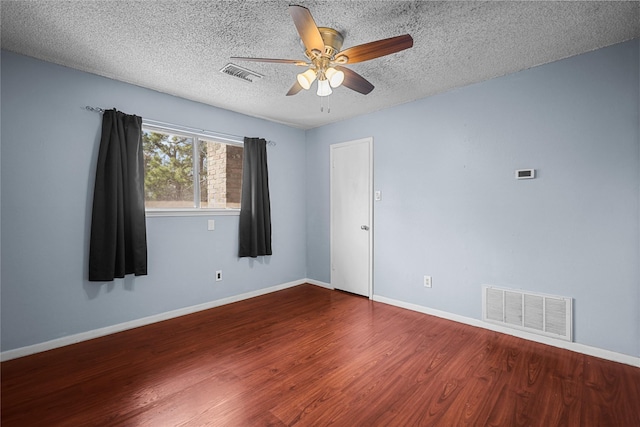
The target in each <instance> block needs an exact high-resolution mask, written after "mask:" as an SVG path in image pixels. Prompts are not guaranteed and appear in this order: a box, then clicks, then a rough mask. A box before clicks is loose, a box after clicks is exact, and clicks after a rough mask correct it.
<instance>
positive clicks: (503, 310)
mask: <svg viewBox="0 0 640 427" xmlns="http://www.w3.org/2000/svg"><path fill="white" fill-rule="evenodd" d="M572 311H573V300H572V299H571V298H567V297H559V296H554V295H544V294H536V293H531V292H524V291H520V290H514V289H503V288H496V287H493V286H483V287H482V320H484V321H486V322H491V323H496V324H499V325H503V326H507V327H510V328H514V329H520V330H523V331H527V332H533V333H536V334H540V335H545V336H548V337H553V338H560V339H563V340H566V341H572V340H573V337H572V330H573V328H572V319H573V313H572Z"/></svg>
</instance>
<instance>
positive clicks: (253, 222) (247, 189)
mask: <svg viewBox="0 0 640 427" xmlns="http://www.w3.org/2000/svg"><path fill="white" fill-rule="evenodd" d="M260 255H271V203H270V201H269V173H268V171H267V141H265V140H264V139H261V138H245V139H244V158H243V162H242V199H241V206H240V250H239V255H238V256H240V257H252V258H255V257H257V256H260Z"/></svg>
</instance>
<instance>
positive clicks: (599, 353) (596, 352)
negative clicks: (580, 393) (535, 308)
mask: <svg viewBox="0 0 640 427" xmlns="http://www.w3.org/2000/svg"><path fill="white" fill-rule="evenodd" d="M373 300H374V301H378V302H381V303H384V304H389V305H394V306H396V307H400V308H406V309H407V310H412V311H417V312H419V313H424V314H429V315H432V316H436V317H440V318H443V319H447V320H453V321H454V322H458V323H464V324H466V325H470V326H476V327H479V328H483V329H488V330H491V331H495V332H500V333H503V334H507V335H512V336H514V337H518V338H522V339H525V340H529V341H535V342H539V343H542V344H547V345H550V346H553V347H558V348H563V349H565V350H571V351H575V352H577V353H582V354H586V355H588V356H594V357H599V358H601V359H606V360H611V361H613V362H619V363H624V364H626V365H631V366H636V367H640V357H634V356H630V355H628V354H622V353H616V352H615V351H610V350H604V349H601V348H597V347H591V346H588V345H584V344H580V343H576V342H568V341H563V340H556V339H553V338H549V337H545V336H542V335H536V334H532V333H530V332H525V331H520V330H517V329H510V328H506V327H504V326H500V325H494V324H492V323H487V322H483V321H481V320H478V319H473V318H471V317H465V316H460V315H457V314H452V313H448V312H446V311H440V310H435V309H433V308H429V307H424V306H421V305H417V304H411V303H408V302H404V301H398V300H394V299H391V298H387V297H383V296H380V295H374V296H373Z"/></svg>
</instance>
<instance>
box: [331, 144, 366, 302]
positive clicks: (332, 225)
mask: <svg viewBox="0 0 640 427" xmlns="http://www.w3.org/2000/svg"><path fill="white" fill-rule="evenodd" d="M362 143H366V144H367V145H368V148H369V159H368V162H367V165H368V167H369V173H368V189H369V191H368V195H367V201H368V203H367V208H368V210H369V215H368V216H369V218H368V222H369V224H368V226H369V230H368V233H369V248H368V254H367V255H368V259H369V263H368V264H369V265H368V276H369V279H368V295H367V296H368V298H369V299H373V232H374V227H373V137H372V136H369V137H366V138H360V139H355V140H351V141H346V142H340V143H336V144H331V145H330V146H329V223H330V225H329V248H330V254H329V264H330V277H331V279H330V280H331V284H332V286H333V250H334V241H333V228H334V224H333V180H334V177H333V160H334V159H333V157H334V150H335V149H337V148H341V147H344V146H348V145H355V144H362Z"/></svg>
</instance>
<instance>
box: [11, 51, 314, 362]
mask: <svg viewBox="0 0 640 427" xmlns="http://www.w3.org/2000/svg"><path fill="white" fill-rule="evenodd" d="M1 78H2V294H1V297H2V350H3V351H6V350H10V349H15V348H19V347H23V346H27V345H31V344H36V343H41V342H44V341H48V340H52V339H55V338H59V337H64V336H67V335H72V334H77V333H81V332H85V331H91V330H93V329H97V328H102V327H107V326H112V325H116V324H119V323H123V322H127V321H130V320H134V319H139V318H143V317H146V316H151V315H155V314H158V313H163V312H167V311H171V310H176V309H180V308H184V307H189V306H193V305H197V304H203V303H207V302H209V301H215V300H218V299H221V298H225V297H228V296H232V295H238V294H242V293H245V292H250V291H253V290H258V289H262V288H267V287H270V286H274V285H280V284H283V283H288V282H291V281H295V280H300V279H302V278H304V277H306V259H305V252H306V236H305V205H304V199H305V181H304V179H305V178H304V177H305V171H304V169H305V146H304V137H305V136H304V131H302V130H299V129H293V128H290V127H287V126H283V125H279V124H274V123H270V122H268V121H264V120H259V119H255V118H251V117H248V116H244V115H241V114H236V113H232V112H229V111H225V110H221V109H216V108H213V107H209V106H206V105H203V104H199V103H195V102H191V101H187V100H184V99H180V98H176V97H173V96H169V95H166V94H162V93H159V92H155V91H152V90H147V89H143V88H140V87H137V86H132V85H129V84H125V83H121V82H117V81H114V80H110V79H106V78H102V77H98V76H95V75H92V74H87V73H83V72H80V71H75V70H72V69H69V68H65V67H60V66H57V65H54V64H50V63H46V62H41V61H37V60H34V59H31V58H27V57H24V56H19V55H15V54H13V53H10V52H5V51H3V52H2V76H1ZM85 105H91V106H100V107H104V108H113V107H116V108H118V109H119V110H121V111H124V112H127V113H131V114H137V115H140V116H142V117H145V118H149V119H154V120H160V121H164V122H170V123H177V124H180V125H184V126H191V127H196V128H200V129H211V130H216V131H219V132H224V133H229V134H234V135H247V136H261V137H264V138H266V139H269V140H273V141H276V143H277V146H275V147H269V149H268V150H269V151H268V161H269V174H270V176H269V178H270V186H271V203H272V225H273V252H274V255H273V256H272V257H268V258H264V259H261V258H258V259H257V260H250V259H246V258H245V259H238V258H237V256H236V254H237V249H238V244H237V234H238V216H217V217H215V221H216V229H215V231H213V232H210V231H207V220H208V219H211V217H179V218H158V217H154V218H148V219H147V238H148V247H149V249H148V255H149V275H148V276H146V277H136V278H134V277H127V278H126V279H124V280H116V281H115V282H113V283H112V284H100V283H90V282H88V281H87V280H86V278H87V257H88V243H89V230H90V225H91V200H92V196H93V182H94V177H95V164H96V159H97V152H98V145H99V134H100V127H101V116H100V115H99V114H97V113H92V112H89V111H86V110H84V109H83V107H84V106H85ZM292 178H293V179H292ZM216 270H223V281H222V282H218V283H216V282H215V278H214V274H215V271H216Z"/></svg>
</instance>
